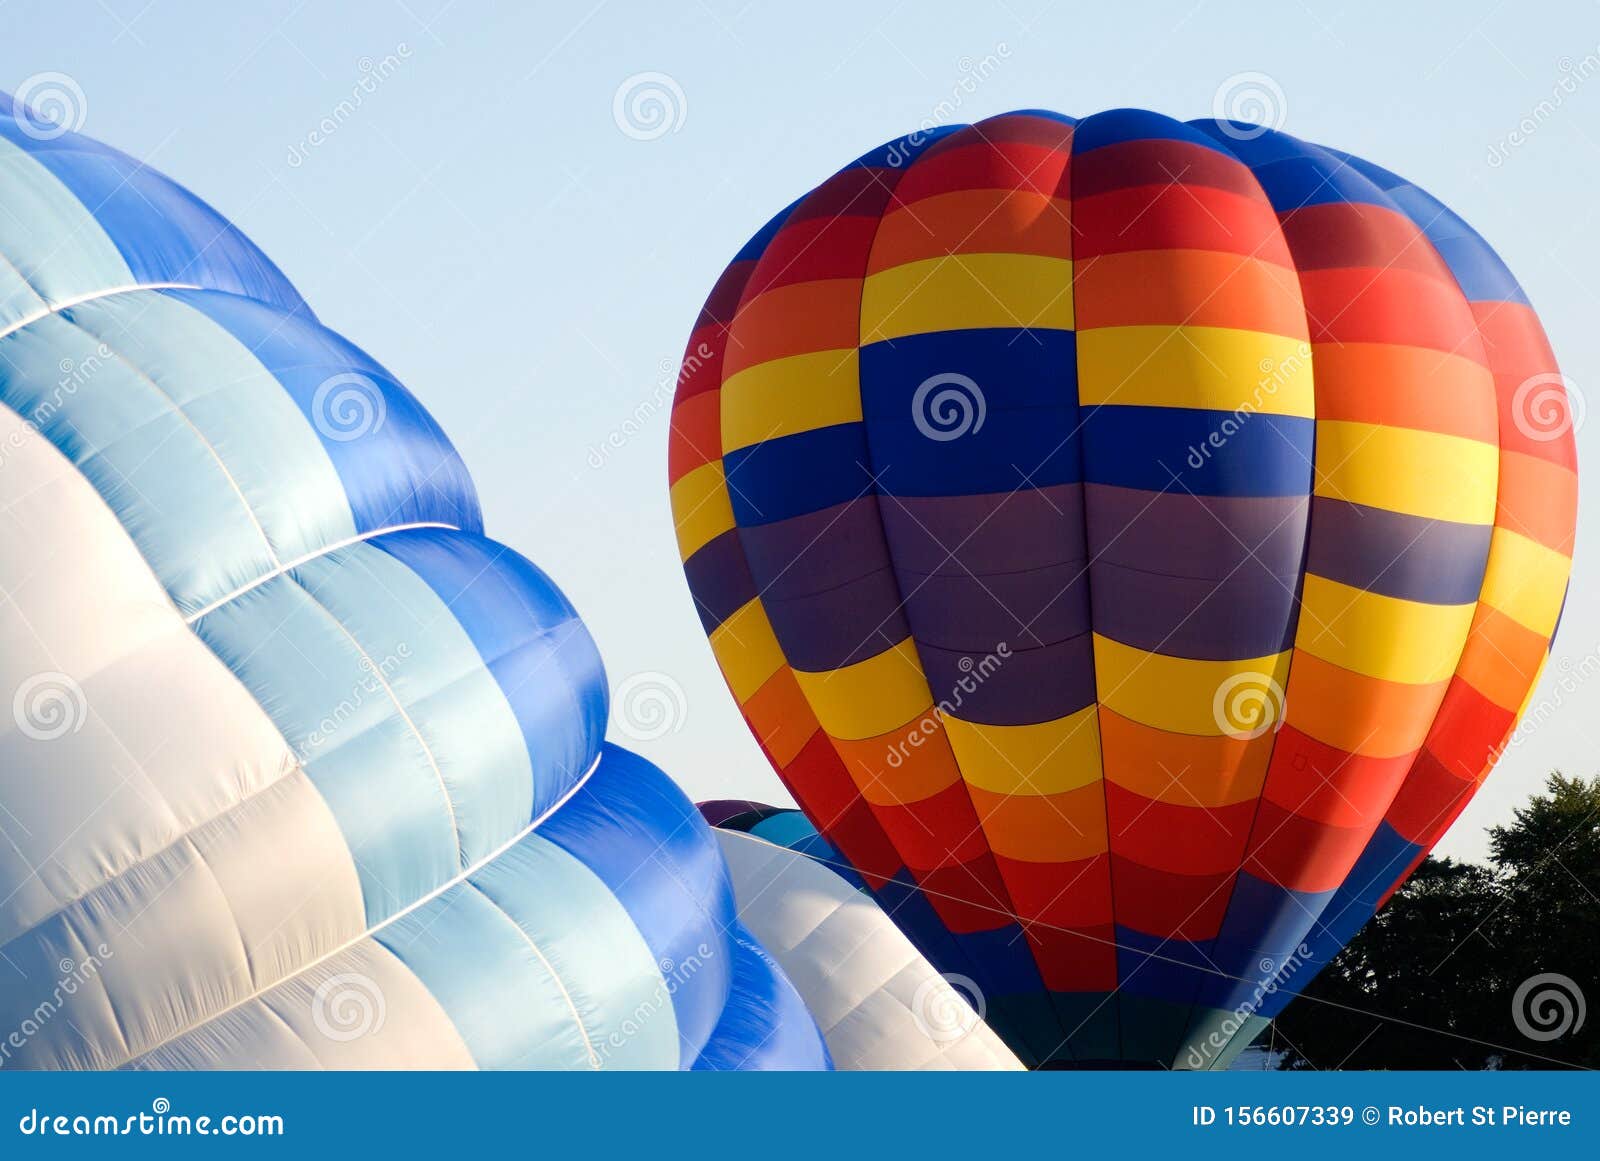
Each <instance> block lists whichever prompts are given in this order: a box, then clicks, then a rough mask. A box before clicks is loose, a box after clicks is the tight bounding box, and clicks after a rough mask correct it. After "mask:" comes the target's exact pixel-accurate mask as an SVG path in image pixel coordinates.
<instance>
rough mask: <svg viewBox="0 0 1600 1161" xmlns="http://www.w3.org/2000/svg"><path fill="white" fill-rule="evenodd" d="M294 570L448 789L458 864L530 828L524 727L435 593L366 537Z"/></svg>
mask: <svg viewBox="0 0 1600 1161" xmlns="http://www.w3.org/2000/svg"><path fill="white" fill-rule="evenodd" d="M451 535H462V534H460V533H452V534H451ZM293 575H294V577H295V579H296V580H297V581H299V583H300V584H301V585H302V586H303V587H304V589H305V590H306V592H308V593H309V594H310V595H311V597H312V598H313V599H314V600H315V601H316V602H317V604H319V605H321V607H322V608H323V609H324V610H326V611H327V613H328V614H329V615H330V616H331V617H333V618H334V619H335V620H337V621H338V622H339V623H340V624H342V625H343V626H344V627H345V630H346V631H347V632H348V633H349V634H350V636H351V637H353V638H354V640H355V641H357V642H359V643H360V646H361V649H362V651H363V653H364V654H365V656H366V659H367V662H368V663H369V666H370V668H369V676H370V678H371V679H372V683H373V684H374V685H380V686H386V687H387V690H388V691H389V692H392V693H393V695H394V698H395V699H396V700H398V702H399V703H400V705H401V706H402V707H403V709H404V711H405V716H406V717H407V718H409V719H410V721H411V723H412V724H413V725H414V726H415V727H416V732H417V734H418V735H419V736H420V737H421V738H422V740H423V741H424V742H425V743H426V745H427V748H428V752H429V753H430V754H431V755H432V757H433V762H434V764H435V765H436V766H437V767H438V770H439V774H440V777H441V778H442V779H443V781H444V784H445V785H446V786H447V787H448V788H449V791H450V801H451V804H452V809H453V813H454V816H455V825H456V829H457V831H458V833H459V835H460V842H461V861H462V864H463V865H471V864H473V863H477V862H479V861H481V860H483V859H485V858H487V857H488V856H489V855H490V854H492V853H493V852H494V851H495V850H496V849H498V848H499V847H501V846H503V845H504V844H505V843H506V842H507V840H509V839H510V838H511V837H512V836H513V835H515V834H517V833H518V832H519V831H521V830H522V829H523V828H524V827H526V826H527V825H528V823H529V822H530V821H532V818H533V768H532V765H531V763H530V761H529V758H528V748H527V745H526V744H525V742H524V739H523V734H522V729H521V727H520V726H519V725H518V722H517V718H516V715H515V714H514V713H513V712H512V709H511V706H510V705H509V704H508V703H507V701H506V699H505V696H504V695H503V694H502V693H501V691H500V686H499V684H498V683H497V682H496V681H495V679H494V676H493V675H492V674H491V673H490V672H489V670H488V668H487V667H486V666H485V665H484V661H483V658H482V657H481V656H480V655H479V653H478V649H477V647H476V646H475V645H474V644H473V642H472V639H471V638H470V637H468V636H467V633H466V632H465V630H463V629H462V627H461V626H460V624H458V623H457V621H456V618H455V617H453V616H452V615H451V612H450V610H449V609H448V608H447V607H446V606H445V605H444V602H442V601H441V600H440V599H439V597H438V595H437V594H436V593H435V592H434V591H433V589H432V588H430V587H429V586H428V585H427V583H426V582H425V581H423V580H422V578H420V577H418V576H417V574H416V573H414V572H412V571H411V569H409V568H407V567H406V566H405V565H404V564H402V563H401V562H400V561H399V560H397V559H396V558H395V557H393V556H391V555H389V554H388V553H387V552H384V551H382V550H381V549H379V548H378V547H376V546H375V545H374V544H371V543H362V544H354V545H350V546H348V547H346V548H341V549H337V550H335V551H334V552H330V553H328V554H327V555H325V556H322V557H319V558H317V559H316V560H312V561H309V562H307V563H306V564H305V565H303V566H301V567H299V568H296V569H295V570H294V574H293ZM550 677H551V680H558V679H559V675H557V674H551V675H550ZM555 728H560V726H559V724H558V725H557V727H555Z"/></svg>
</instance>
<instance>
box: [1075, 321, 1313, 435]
mask: <svg viewBox="0 0 1600 1161" xmlns="http://www.w3.org/2000/svg"><path fill="white" fill-rule="evenodd" d="M1078 397H1079V399H1080V400H1081V402H1082V403H1083V405H1084V406H1086V407H1088V406H1093V405H1096V404H1105V403H1117V404H1130V405H1136V406H1143V407H1185V408H1197V409H1202V410H1206V411H1240V410H1243V411H1246V412H1261V413H1265V414H1269V415H1296V416H1302V417H1304V418H1306V419H1310V418H1311V417H1312V416H1314V415H1315V414H1316V408H1315V404H1314V402H1313V390H1312V374H1311V350H1310V348H1309V347H1308V346H1307V345H1306V344H1305V343H1304V342H1303V341H1302V340H1300V339H1294V338H1285V337H1284V336H1282V335H1270V334H1264V333H1262V332H1260V331H1247V330H1235V329H1233V328H1229V327H1202V326H1126V327H1097V328H1095V329H1094V330H1087V331H1081V332H1079V334H1078Z"/></svg>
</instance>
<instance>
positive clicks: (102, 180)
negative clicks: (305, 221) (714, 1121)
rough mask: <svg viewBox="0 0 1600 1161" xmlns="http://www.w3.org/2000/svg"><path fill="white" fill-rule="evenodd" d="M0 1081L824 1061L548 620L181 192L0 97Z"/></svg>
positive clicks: (280, 288)
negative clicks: (181, 1073) (22, 1073)
mask: <svg viewBox="0 0 1600 1161" xmlns="http://www.w3.org/2000/svg"><path fill="white" fill-rule="evenodd" d="M0 404H3V406H0V449H3V463H0V511H3V512H4V514H5V520H6V538H5V549H4V551H3V552H0V592H3V593H4V597H5V599H4V602H3V604H0V690H3V693H4V696H5V698H6V699H7V704H8V705H9V707H10V713H9V714H7V715H5V716H4V717H3V718H0V835H3V839H4V841H0V960H3V962H4V963H5V965H6V966H5V970H4V973H3V978H0V1037H3V1039H0V1067H22V1068H116V1067H134V1068H217V1067H228V1068H243V1067H249V1068H256V1067H282V1068H335V1067H339V1068H360V1067H382V1068H401V1067H427V1068H462V1067H465V1068H472V1067H477V1068H524V1067H539V1068H602V1067H610V1068H692V1067H795V1068H808V1067H826V1066H827V1063H828V1060H827V1053H826V1048H825V1046H824V1045H823V1043H822V1041H821V1038H820V1035H819V1034H818V1033H817V1031H816V1028H815V1026H814V1024H813V1023H812V1022H811V1021H810V1018H809V1016H807V1015H806V1013H805V1011H804V1008H803V1006H802V1005H801V1004H800V1001H799V999H798V996H797V995H796V994H795V993H794V992H793V989H792V987H791V986H790V985H789V983H788V981H787V980H786V979H785V978H784V977H783V976H782V973H781V972H780V971H777V970H776V969H775V968H774V966H773V965H772V963H771V961H770V959H768V958H767V957H766V956H765V955H764V954H763V953H762V952H761V950H760V948H759V947H758V946H757V945H756V944H755V943H754V941H753V940H751V939H750V938H749V936H748V934H747V933H745V932H744V931H743V929H742V928H741V927H740V926H739V924H738V922H737V919H736V916H735V913H734V909H733V898H732V893H731V887H730V884H729V882H728V877H727V868H726V864H725V863H724V862H723V860H722V858H721V855H720V853H719V851H718V848H717V846H716V842H715V839H714V838H713V836H712V834H711V832H710V830H709V828H708V827H706V826H705V824H704V822H703V821H702V820H701V818H700V816H699V815H698V813H697V812H696V811H695V810H694V808H693V806H692V805H691V804H690V803H689V801H688V800H687V799H686V798H685V797H684V796H683V795H682V794H681V793H680V792H679V791H678V790H677V789H676V788H675V787H674V786H673V785H672V783H671V782H670V781H669V780H668V779H667V778H666V777H665V775H663V774H662V773H661V771H659V770H657V769H656V768H655V767H653V766H651V765H650V764H649V763H648V762H646V761H644V760H643V759H641V758H639V757H637V756H635V755H633V754H630V753H628V752H626V751H624V750H621V749H618V748H615V747H612V746H608V745H606V744H605V743H604V741H603V739H604V732H605V725H606V718H607V692H606V683H605V674H604V671H603V669H602V667H601V663H600V658H599V656H598V654H597V652H596V650H595V646H594V643H593V641H592V640H591V639H590V637H589V635H588V633H587V631H586V630H585V629H584V626H583V623H582V622H581V621H580V620H579V618H578V616H577V614H576V612H575V611H574V610H573V608H572V606H571V604H570V603H568V601H567V600H566V598H565V597H564V596H563V595H562V594H561V592H560V591H559V590H558V589H557V588H556V586H555V585H554V584H553V583H552V582H551V581H550V580H549V578H547V577H546V576H545V575H544V574H543V573H541V572H540V571H539V570H538V569H537V568H535V567H534V566H533V565H532V564H530V563H529V562H528V561H527V560H525V559H523V558H522V557H521V556H519V555H517V554H516V553H515V552H512V551H510V550H508V549H507V548H505V547H504V546H503V545H500V544H497V543H495V542H494V541H492V540H489V539H487V538H486V537H485V536H484V535H483V533H482V519H481V516H480V512H479V507H478V500H477V496H476V494H475V493H474V490H473V487H472V483H471V480H470V478H469V477H468V474H467V472H466V469H465V468H464V467H463V465H462V463H461V461H460V459H459V458H458V457H457V455H456V452H455V450H454V448H453V447H452V446H451V445H450V443H449V441H448V440H447V439H446V438H445V436H444V435H443V433H442V432H441V431H440V430H439V428H438V426H437V425H436V424H435V423H434V421H433V420H432V418H431V417H430V416H429V415H428V413H427V412H426V411H425V410H423V408H422V407H421V406H420V405H419V404H418V403H417V401H416V400H415V399H414V398H413V397H412V396H411V395H410V394H409V393H408V392H407V391H406V390H405V389H404V388H403V387H401V386H400V385H399V384H398V383H397V382H396V381H395V380H394V378H393V377H392V376H390V375H389V374H388V373H387V372H386V371H385V370H384V369H383V368H382V367H381V366H380V365H379V364H377V363H376V362H375V361H373V360H372V359H371V358H370V357H368V356H367V355H366V354H365V353H363V352H362V351H360V350H359V349H357V348H356V347H354V346H353V345H351V344H350V343H349V342H347V341H346V340H344V339H343V338H341V337H339V336H338V335H336V334H334V333H332V332H331V331H329V330H327V329H325V328H324V327H322V326H321V325H320V324H319V323H318V322H317V320H316V318H315V317H314V316H313V315H312V313H311V311H310V310H309V309H308V308H307V307H306V305H305V304H304V302H302V301H301V299H300V296H299V295H298V294H297V293H296V292H295V290H294V288H293V287H292V286H290V285H289V283H288V282H287V281H286V280H285V279H284V277H283V275H282V274H281V273H280V272H279V271H278V270H277V269H276V268H275V267H274V266H273V265H272V263H270V262H269V261H268V260H267V259H266V258H265V257H264V256H263V255H262V254H261V253H260V251H258V250H257V249H256V248H255V247H254V246H253V245H252V244H251V243H250V242H248V241H247V240H246V239H245V238H244V237H243V236H242V235H241V234H240V233H239V232H238V231H237V230H235V229H234V228H233V227H232V226H231V225H229V224H228V223H227V222H226V221H225V220H224V219H222V218H221V217H220V216H219V215H217V214H216V212H215V211H213V210H211V209H210V208H209V207H208V206H206V205H205V204H204V203H202V202H200V201H199V200H198V199H196V198H194V197H193V196H192V195H190V194H189V193H187V192H186V191H184V190H182V189H180V188H179V187H178V186H176V185H174V184H173V183H172V182H170V181H169V180H167V179H166V178H164V177H162V176H160V175H159V174H157V173H155V172H154V171H152V170H150V169H148V168H146V167H144V166H142V165H139V164H138V163H136V162H134V161H133V160H132V159H130V158H128V157H126V156H125V155H123V154H121V153H118V152H117V151H115V150H112V149H109V148H107V147H105V146H102V145H100V144H98V143H96V142H94V141H91V140H89V139H87V138H85V137H82V136H80V135H78V134H76V133H66V132H62V131H61V130H60V128H59V127H57V126H54V125H52V124H50V123H48V122H42V121H40V120H38V119H36V118H34V117H33V116H31V115H30V114H28V113H27V112H25V111H22V110H18V109H15V108H14V107H13V106H12V104H11V102H10V101H9V99H8V98H4V97H3V96H0Z"/></svg>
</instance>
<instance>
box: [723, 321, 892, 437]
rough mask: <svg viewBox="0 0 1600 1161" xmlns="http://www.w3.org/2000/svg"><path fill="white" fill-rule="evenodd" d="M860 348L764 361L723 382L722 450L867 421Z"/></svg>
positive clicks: (814, 352) (813, 352)
mask: <svg viewBox="0 0 1600 1161" xmlns="http://www.w3.org/2000/svg"><path fill="white" fill-rule="evenodd" d="M857 357H858V356H857V348H855V347H851V348H850V349H849V350H847V351H812V352H810V353H808V354H804V355H790V356H789V357H788V358H784V359H774V360H772V361H771V362H770V363H759V364H757V365H756V366H754V367H748V368H746V369H745V370H743V371H740V372H739V373H738V374H736V375H731V376H729V377H728V380H727V381H726V382H725V383H723V385H722V450H723V451H724V452H730V451H734V450H735V449H737V448H742V447H749V446H751V445H752V444H758V443H765V442H766V441H767V440H769V439H778V438H780V437H782V436H785V435H795V434H796V433H798V432H802V431H813V430H815V429H816V428H819V427H832V426H834V425H835V424H840V423H854V422H857V421H859V420H860V419H861V376H860V371H859V368H858V366H857Z"/></svg>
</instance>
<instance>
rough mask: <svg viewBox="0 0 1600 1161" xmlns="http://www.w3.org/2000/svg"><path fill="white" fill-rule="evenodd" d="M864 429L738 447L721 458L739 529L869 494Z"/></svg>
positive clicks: (827, 430) (828, 430)
mask: <svg viewBox="0 0 1600 1161" xmlns="http://www.w3.org/2000/svg"><path fill="white" fill-rule="evenodd" d="M870 462H871V459H870V457H869V455H868V453H867V436H866V428H865V427H864V426H863V425H862V424H860V423H841V424H836V425H835V426H833V427H820V428H817V429H815V430H813V431H804V432H800V433H798V434H796V435H786V436H783V437H781V438H778V439H769V440H767V441H766V442H765V443H758V444H753V445H751V446H750V447H742V448H739V449H738V450H736V451H731V452H728V453H726V454H725V455H724V456H723V457H722V468H723V472H724V473H725V474H726V477H727V480H728V499H729V500H731V501H732V503H733V518H734V519H735V520H736V521H737V522H738V523H739V524H740V526H741V527H749V526H750V525H753V524H770V523H772V522H773V521H775V520H786V519H788V518H789V517H791V516H802V515H804V514H805V513H807V512H820V511H821V510H822V509H824V508H831V507H832V506H833V505H835V504H843V503H844V502H845V501H846V500H854V499H855V498H856V497H857V496H862V495H865V494H867V493H869V492H871V491H873V490H874V489H873V486H872V476H871V474H870V473H869V471H868V470H867V465H868V464H869V463H870Z"/></svg>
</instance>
